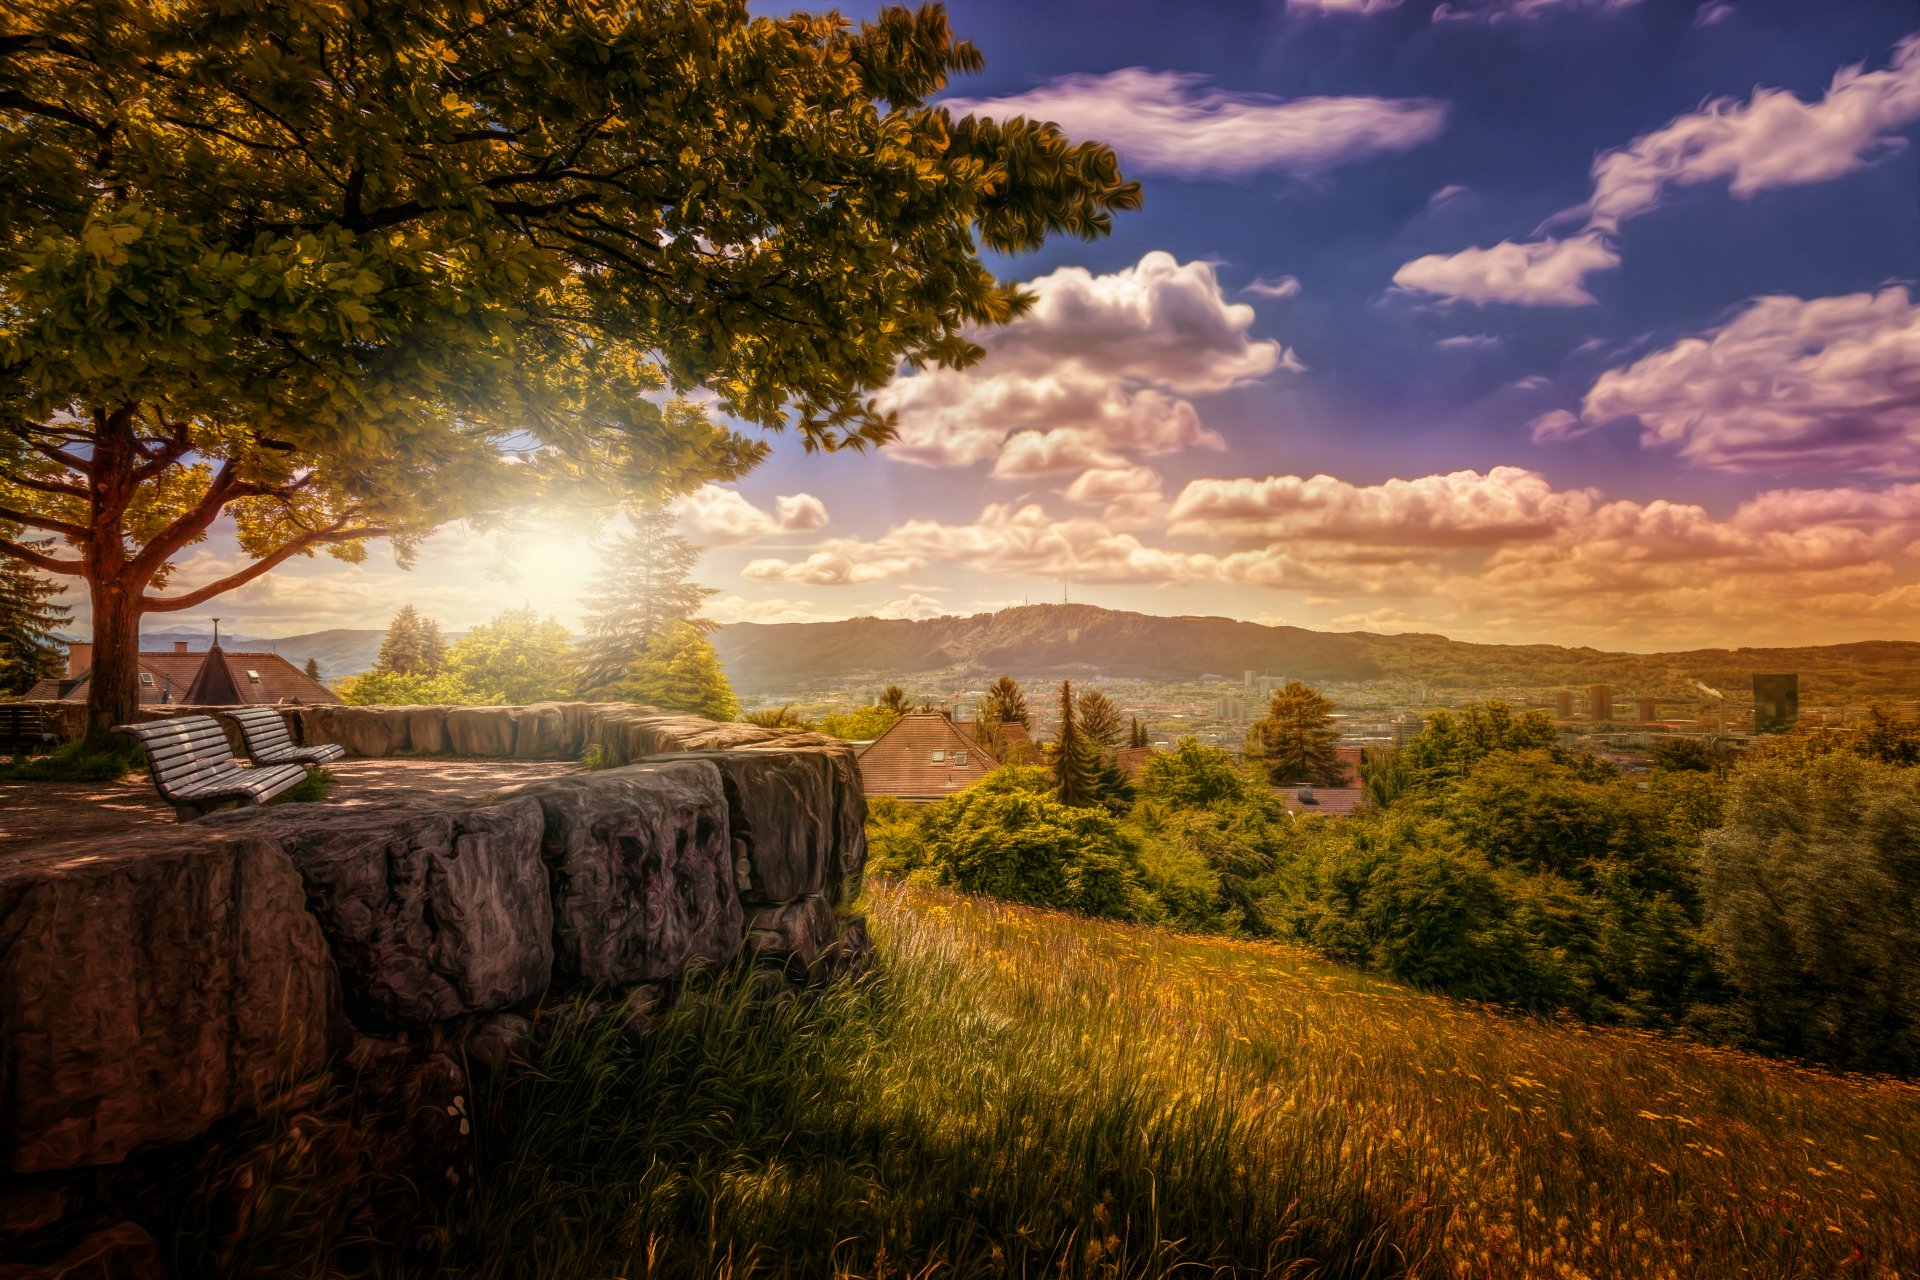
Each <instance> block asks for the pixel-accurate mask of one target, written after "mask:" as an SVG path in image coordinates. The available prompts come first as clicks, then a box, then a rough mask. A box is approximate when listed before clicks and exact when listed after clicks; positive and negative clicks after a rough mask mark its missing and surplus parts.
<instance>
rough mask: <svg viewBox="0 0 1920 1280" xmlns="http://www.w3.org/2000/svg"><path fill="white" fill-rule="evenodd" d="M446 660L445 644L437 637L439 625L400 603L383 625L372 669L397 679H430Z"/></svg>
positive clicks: (441, 637) (440, 637)
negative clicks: (413, 677)
mask: <svg viewBox="0 0 1920 1280" xmlns="http://www.w3.org/2000/svg"><path fill="white" fill-rule="evenodd" d="M446 660H447V641H446V638H445V637H444V636H442V635H441V634H440V624H439V623H437V622H435V621H434V620H433V619H431V618H426V617H422V616H421V614H420V611H419V610H418V609H416V608H414V607H413V606H412V605H411V604H404V605H401V606H400V612H398V613H396V614H394V615H393V621H392V622H391V623H390V624H388V626H387V637H386V639H384V640H382V641H381V642H380V656H379V657H378V658H377V659H375V661H374V664H373V669H374V670H375V671H379V672H383V673H386V674H391V675H399V676H431V675H437V674H438V673H439V671H440V668H441V666H442V665H444V664H445V662H446Z"/></svg>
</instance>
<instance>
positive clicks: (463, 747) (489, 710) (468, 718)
mask: <svg viewBox="0 0 1920 1280" xmlns="http://www.w3.org/2000/svg"><path fill="white" fill-rule="evenodd" d="M515 710H517V708H513V707H455V708H454V709H453V710H451V711H449V712H447V748H448V750H450V751H451V752H452V753H453V754H454V755H456V756H480V757H483V758H485V759H490V760H505V759H507V758H509V757H510V756H512V755H513V728H514V726H513V715H514V712H515Z"/></svg>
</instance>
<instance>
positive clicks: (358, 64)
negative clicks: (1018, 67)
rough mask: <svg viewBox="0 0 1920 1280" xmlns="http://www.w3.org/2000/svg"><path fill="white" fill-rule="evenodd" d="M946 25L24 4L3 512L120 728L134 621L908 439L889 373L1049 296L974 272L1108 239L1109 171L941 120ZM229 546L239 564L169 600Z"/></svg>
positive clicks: (7, 198) (1051, 136) (5, 72)
mask: <svg viewBox="0 0 1920 1280" xmlns="http://www.w3.org/2000/svg"><path fill="white" fill-rule="evenodd" d="M980 66H981V58H980V55H979V53H978V51H977V50H976V49H975V48H974V47H973V46H971V45H970V44H967V43H966V42H964V41H960V40H956V39H954V37H953V36H952V34H951V32H950V30H949V28H948V24H947V18H946V14H945V12H944V10H943V9H941V8H940V7H939V6H937V5H934V6H927V7H923V8H921V9H919V10H917V11H911V12H910V11H908V10H905V9H886V10H883V11H882V12H881V13H880V14H879V15H878V17H876V18H875V19H874V20H873V21H871V22H867V23H863V24H861V25H860V26H858V27H857V28H856V27H854V26H852V25H851V24H849V23H848V22H847V21H846V20H844V19H842V18H840V17H839V16H838V15H835V14H828V15H824V16H812V15H806V14H796V15H793V16H792V17H789V18H784V19H771V18H755V17H751V16H750V15H749V14H748V12H747V7H746V5H745V4H744V3H743V2H742V0H637V2H636V3H632V4H625V5H618V6H614V5H603V4H599V3H595V2H594V0H535V2H534V3H525V2H524V0H459V3H452V2H451V0H348V2H347V3H344V4H340V5H331V6H311V5H280V4H269V3H266V2H265V0H240V2H239V3H231V2H229V0H179V2H177V3H166V4H162V3H160V2H159V0H16V3H14V4H11V5H9V6H8V7H7V10H6V14H5V17H4V18H0V178H4V181H0V519H8V520H13V521H15V522H17V523H19V524H21V525H24V526H26V528H27V529H28V530H30V531H32V532H33V533H34V534H36V535H37V534H51V535H54V536H55V537H56V538H59V539H61V540H63V541H64V542H65V543H66V544H67V546H68V547H69V548H71V550H70V551H69V552H65V553H62V552H56V551H49V550H43V549H40V548H37V547H35V546H33V545H31V544H30V543H29V542H28V541H26V540H25V539H19V538H12V539H5V540H0V554H5V555H8V556H11V557H12V558H14V559H16V560H20V561H24V562H26V563H27V564H30V565H32V566H34V567H35V568H38V569H40V570H41V571H43V572H47V573H53V574H68V575H74V576H79V577H81V578H84V579H85V580H86V581H87V583H88V586H89V590H90V591H91V593H92V596H93V621H94V631H95V635H94V639H95V646H96V648H95V678H94V680H93V681H92V683H91V690H90V698H91V705H90V722H91V725H92V728H93V730H94V731H95V732H96V733H103V732H105V727H106V726H108V725H110V724H111V723H113V722H114V721H115V720H116V719H118V718H124V717H125V716H127V715H130V713H131V711H132V708H133V706H134V703H135V699H136V695H135V690H134V684H133V679H134V656H133V655H134V652H135V650H136V649H137V644H138V639H137V637H138V631H139V619H140V616H141V615H142V614H143V613H147V612H153V611H170V610H179V609H187V608H192V607H195V606H197V605H199V604H201V603H203V602H205V601H207V600H209V599H212V598H214V597H216V596H218V595H220V594H221V593H223V592H226V591H229V590H232V589H233V588H235V587H238V586H241V585H243V584H244V583H246V582H249V581H251V580H253V579H254V578H256V577H258V576H259V575H261V574H263V573H265V572H268V571H269V570H271V569H272V568H273V567H274V566H276V565H278V564H281V563H283V562H284V561H285V560H287V559H289V558H290V557H293V556H296V555H312V554H313V553H315V552H316V551H322V550H324V551H327V552H329V553H330V554H333V555H336V556H340V557H342V558H345V559H349V560H352V559H358V558H359V557H361V556H363V555H364V554H365V546H366V543H367V541H368V540H369V539H374V538H389V539H391V540H393V543H394V545H395V547H396V549H397V551H398V553H399V554H400V555H401V557H402V558H403V559H404V558H406V557H407V556H408V555H410V554H411V553H412V552H413V550H414V549H415V548H416V546H417V544H418V542H419V540H420V539H421V538H422V537H424V536H425V535H426V534H427V533H428V532H430V531H431V530H432V529H433V528H435V527H436V526H437V525H439V524H441V523H443V522H445V521H447V520H449V519H452V518H456V517H476V518H488V517H491V516H493V515H496V514H498V513H500V512H502V511H506V510H509V509H512V508H515V507H517V506H522V505H527V504H531V503H538V502H563V501H564V502H569V503H576V504H577V503H587V504H593V505H605V504H610V503H615V502H621V503H624V502H627V501H631V500H633V499H636V498H640V499H658V498H662V497H666V496H670V495H672V494H674V493H678V492H684V491H686V490H689V489H691V488H692V487H694V486H696V485H698V484H699V483H701V482H702V481H705V480H709V479H725V478H729V477H734V476H738V475H739V474H741V473H742V472H744V471H745V470H747V469H748V468H750V467H751V466H752V465H754V464H755V463H756V462H757V461H759V459H760V458H761V457H762V456H763V455H764V453H765V450H766V445H765V443H764V442H763V441H761V440H757V439H752V438H749V437H746V436H743V435H741V434H740V433H738V432H735V431H733V430H730V429H727V428H724V427H721V426H718V425H716V424H715V423H714V422H713V421H711V420H710V419H709V418H708V417H707V416H706V414H705V413H704V412H702V411H701V410H699V409H697V408H695V407H694V406H693V405H692V404H691V403H689V402H687V401H685V400H679V399H673V398H671V397H672V396H673V395H674V394H676V393H679V392H684V391H689V390H692V389H694V388H704V389H706V390H707V391H708V392H710V393H711V394H712V396H713V397H714V403H715V405H716V406H717V408H718V409H719V410H720V411H721V412H723V413H725V414H727V415H729V416H730V417H731V418H733V419H735V420H737V421H740V422H743V423H747V424H752V425H756V426H759V427H763V428H768V429H777V428H780V427H782V426H784V425H791V427H792V429H794V430H795V431H796V432H797V433H798V435H799V437H800V439H801V441H802V443H803V445H804V446H805V447H806V448H808V449H828V450H831V449H838V448H843V447H853V448H861V447H865V446H868V445H875V444H880V443H883V442H884V441H885V440H887V439H888V438H889V436H890V435H891V434H892V431H893V425H892V423H891V421H890V420H889V419H888V418H886V417H885V416H883V415H882V414H881V413H879V412H878V411H877V410H876V409H875V408H874V406H873V402H872V395H873V393H874V392H875V391H876V390H877V389H878V388H880V387H881V386H883V385H884V384H885V383H886V382H887V381H888V380H889V379H890V378H891V377H892V376H893V373H894V371H895V370H896V369H897V368H898V367H899V366H900V364H901V363H902V362H903V361H910V362H915V363H920V364H928V365H936V366H946V367H959V366H963V365H965V364H967V363H969V362H971V361H973V360H975V359H977V358H978V357H979V356H980V354H981V349H980V348H979V347H978V346H977V345H975V344H974V343H973V342H971V341H970V340H969V338H968V337H967V334H966V327H967V326H969V325H988V324H996V323H1002V322H1005V321H1007V320H1009V319H1011V318H1012V317H1013V316H1015V315H1017V314H1018V313H1019V312H1020V311H1022V310H1023V309H1024V307H1026V306H1027V305H1029V298H1028V297H1027V295H1024V294H1023V293H1021V292H1020V291H1019V290H1018V289H1017V288H1016V287H1013V286H1011V285H1006V284H1002V283H1000V282H998V281H996V280H995V279H994V278H993V276H992V275H991V273H990V272H989V271H988V270H987V268H986V267H985V265H983V263H982V262H981V260H980V253H981V251H982V250H983V249H985V250H991V251H993V252H996V253H1013V252H1019V251H1022V250H1028V249H1033V248H1035V247H1037V246H1038V245H1040V244H1041V243H1042V242H1043V241H1044V240H1045V239H1046V238H1047V237H1048V236H1050V235H1054V234H1059V233H1066V234H1072V235H1078V236H1083V237H1094V236H1099V235H1102V234H1105V233H1106V232H1107V231H1108V230H1109V229H1110V220H1111V215H1112V213H1113V212H1114V211H1115V210H1122V209H1130V208H1133V207H1136V206H1137V205H1138V203H1139V189H1138V187H1137V186H1135V185H1134V184H1131V183H1128V182H1126V181H1125V180H1124V179H1123V178H1122V177H1121V175H1120V173H1119V171H1118V168H1117V165H1116V162H1115V159H1114V156H1113V153H1112V152H1111V150H1109V149H1108V148H1106V147H1104V146H1102V145H1099V144H1097V143H1091V142H1083V143H1077V144H1076V143H1071V142H1069V141H1068V140H1067V139H1066V138H1065V137H1064V136H1063V135H1062V134H1061V133H1060V131H1059V130H1058V129H1057V128H1055V127H1054V126H1052V125H1050V124H1043V123H1039V122H1035V121H1030V120H1026V119H1020V118H1016V119H1010V120H1004V121H992V120H986V119H977V118H972V117H967V118H961V119H954V118H953V117H952V116H951V115H950V113H949V112H947V111H946V110H945V109H944V108H941V107H938V106H929V105H927V99H928V98H929V97H931V96H933V95H934V94H936V93H937V92H939V91H940V90H941V89H942V88H943V87H944V86H945V84H946V83H947V79H948V77H949V76H950V75H951V74H953V73H955V72H966V71H974V70H977V69H978V68H979V67H980ZM222 519H226V520H229V521H231V522H232V526H233V528H234V530H235V532H236V535H237V538H238V542H239V546H240V549H241V551H242V552H243V553H244V556H245V558H246V562H245V563H243V564H242V565H241V566H240V567H238V568H236V569H234V570H232V571H231V572H228V573H225V574H224V575H222V576H220V577H217V578H214V579H212V580H210V581H206V582H200V583H195V584H191V585H189V584H181V583H176V582H173V581H172V577H173V574H172V569H173V567H174V564H175V561H176V559H177V558H178V556H179V555H180V553H181V552H182V551H183V550H185V549H186V548H188V547H190V546H192V545H193V544H195V543H197V542H199V541H201V540H203V539H204V538H205V537H206V536H207V535H208V533H209V531H210V530H212V529H213V528H214V527H215V522H216V521H219V520H222Z"/></svg>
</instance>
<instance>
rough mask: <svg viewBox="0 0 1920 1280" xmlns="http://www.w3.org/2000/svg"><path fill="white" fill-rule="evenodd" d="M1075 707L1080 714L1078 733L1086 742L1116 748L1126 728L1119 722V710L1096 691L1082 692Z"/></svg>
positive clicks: (1108, 699) (1110, 700)
mask: <svg viewBox="0 0 1920 1280" xmlns="http://www.w3.org/2000/svg"><path fill="white" fill-rule="evenodd" d="M1075 706H1076V707H1077V708H1078V710H1079V712H1080V732H1081V734H1082V735H1084V736H1085V737H1086V739H1087V741H1089V742H1094V743H1098V744H1099V745H1100V746H1102V747H1117V746H1119V745H1120V742H1121V740H1122V739H1123V738H1125V737H1126V734H1127V730H1126V726H1125V725H1124V724H1122V723H1121V720H1120V708H1119V707H1117V706H1115V705H1114V702H1113V699H1111V698H1109V697H1108V696H1107V695H1106V694H1104V693H1102V692H1100V691H1099V690H1098V689H1087V690H1084V691H1083V692H1082V693H1081V694H1080V696H1079V698H1077V699H1076V700H1075Z"/></svg>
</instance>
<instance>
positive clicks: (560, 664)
mask: <svg viewBox="0 0 1920 1280" xmlns="http://www.w3.org/2000/svg"><path fill="white" fill-rule="evenodd" d="M572 655H573V641H572V637H571V636H570V635H569V634H568V632H567V629H566V628H565V627H563V626H561V625H560V624H559V623H558V622H556V621H555V620H554V619H552V618H542V617H541V616H540V614H539V613H538V612H537V611H535V610H533V609H508V610H505V611H504V612H502V613H500V614H498V615H497V616H495V617H494V618H493V619H491V620H490V621H487V622H483V623H481V624H479V625H478V626H476V627H474V628H473V629H472V630H471V631H469V632H467V634H466V635H464V636H462V637H461V638H460V642H459V643H458V644H456V645H454V646H453V648H452V650H451V651H450V652H449V653H448V654H447V664H446V672H447V674H448V675H449V676H451V677H453V679H454V680H455V681H457V682H458V683H459V685H460V686H462V687H464V688H465V689H467V690H468V691H469V692H470V694H471V696H470V698H469V699H468V701H471V702H476V703H481V704H486V705H495V706H499V705H506V706H521V705H524V704H526V703H529V702H550V701H553V700H556V699H560V698H565V697H566V696H567V693H568V688H567V679H566V673H567V670H568V667H569V665H570V660H571V658H572Z"/></svg>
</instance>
